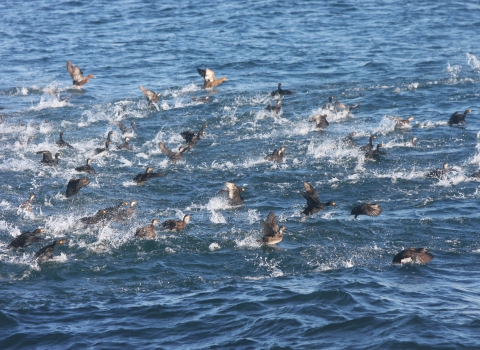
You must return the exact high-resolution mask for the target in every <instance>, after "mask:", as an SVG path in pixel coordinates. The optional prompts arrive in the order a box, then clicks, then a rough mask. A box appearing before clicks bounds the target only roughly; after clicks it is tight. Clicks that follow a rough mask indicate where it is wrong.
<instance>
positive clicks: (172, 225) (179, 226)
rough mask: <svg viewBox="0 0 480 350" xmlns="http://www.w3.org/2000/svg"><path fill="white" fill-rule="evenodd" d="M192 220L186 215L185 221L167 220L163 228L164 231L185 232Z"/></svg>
mask: <svg viewBox="0 0 480 350" xmlns="http://www.w3.org/2000/svg"><path fill="white" fill-rule="evenodd" d="M191 218H192V216H191V215H185V216H184V217H183V220H173V219H171V220H167V221H164V222H163V223H162V227H163V229H164V230H175V231H178V230H183V229H184V228H185V226H186V225H187V224H188V222H189V221H190V219H191Z"/></svg>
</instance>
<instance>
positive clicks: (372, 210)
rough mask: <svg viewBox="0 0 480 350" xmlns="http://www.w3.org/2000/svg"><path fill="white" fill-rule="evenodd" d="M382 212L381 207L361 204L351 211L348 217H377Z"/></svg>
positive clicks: (374, 204)
mask: <svg viewBox="0 0 480 350" xmlns="http://www.w3.org/2000/svg"><path fill="white" fill-rule="evenodd" d="M381 212H382V207H380V206H379V205H378V204H377V203H363V204H362V205H358V206H356V207H354V208H353V209H352V212H351V213H350V215H355V219H357V216H359V215H368V216H378V215H380V213H381Z"/></svg>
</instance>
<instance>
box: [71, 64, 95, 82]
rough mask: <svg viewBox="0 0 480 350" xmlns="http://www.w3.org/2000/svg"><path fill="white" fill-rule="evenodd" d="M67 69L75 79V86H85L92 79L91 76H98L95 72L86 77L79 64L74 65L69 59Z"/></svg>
mask: <svg viewBox="0 0 480 350" xmlns="http://www.w3.org/2000/svg"><path fill="white" fill-rule="evenodd" d="M67 70H68V73H69V74H70V76H71V77H72V79H73V86H78V87H80V86H83V85H85V84H86V83H88V82H89V81H90V79H91V78H96V76H94V75H93V74H89V75H88V76H86V77H84V76H83V72H82V71H81V70H80V68H79V67H78V66H73V65H72V63H71V62H70V61H67Z"/></svg>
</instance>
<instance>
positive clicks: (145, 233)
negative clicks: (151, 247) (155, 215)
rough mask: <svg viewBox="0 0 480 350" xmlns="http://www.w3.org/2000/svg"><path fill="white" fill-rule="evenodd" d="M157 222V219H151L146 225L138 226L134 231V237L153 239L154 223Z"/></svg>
mask: <svg viewBox="0 0 480 350" xmlns="http://www.w3.org/2000/svg"><path fill="white" fill-rule="evenodd" d="M157 223H158V220H157V219H153V220H152V223H151V224H150V225H148V226H144V227H139V228H137V230H136V231H135V238H137V239H138V238H149V239H153V238H155V237H156V233H155V225H156V224H157Z"/></svg>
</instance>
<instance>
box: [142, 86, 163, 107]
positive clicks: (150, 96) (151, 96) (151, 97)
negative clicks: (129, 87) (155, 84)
mask: <svg viewBox="0 0 480 350" xmlns="http://www.w3.org/2000/svg"><path fill="white" fill-rule="evenodd" d="M138 87H139V88H140V90H142V92H143V94H144V95H145V97H146V98H147V100H148V104H149V105H151V104H157V102H158V100H159V99H160V96H161V95H162V94H161V93H160V92H158V93H155V92H153V91H151V90H147V89H145V88H144V87H143V86H142V85H138Z"/></svg>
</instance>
